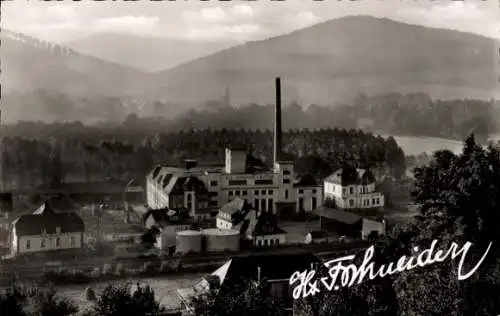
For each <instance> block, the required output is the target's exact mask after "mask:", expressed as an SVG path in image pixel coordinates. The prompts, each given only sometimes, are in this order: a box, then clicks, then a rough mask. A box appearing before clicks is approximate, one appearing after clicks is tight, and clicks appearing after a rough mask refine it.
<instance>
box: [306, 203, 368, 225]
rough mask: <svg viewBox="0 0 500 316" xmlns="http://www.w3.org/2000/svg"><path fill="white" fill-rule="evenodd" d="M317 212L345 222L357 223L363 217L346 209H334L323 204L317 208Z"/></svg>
mask: <svg viewBox="0 0 500 316" xmlns="http://www.w3.org/2000/svg"><path fill="white" fill-rule="evenodd" d="M316 213H317V214H318V215H319V216H321V217H325V218H328V219H331V220H334V221H337V222H342V223H345V224H349V225H352V224H355V223H356V222H358V221H360V220H361V219H362V218H361V216H358V215H356V214H353V213H349V212H346V211H342V210H338V209H333V208H329V207H325V206H321V207H319V208H318V209H317V210H316Z"/></svg>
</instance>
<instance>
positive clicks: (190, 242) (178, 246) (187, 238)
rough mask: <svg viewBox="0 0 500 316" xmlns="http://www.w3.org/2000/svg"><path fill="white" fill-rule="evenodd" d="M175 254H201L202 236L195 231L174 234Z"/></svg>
mask: <svg viewBox="0 0 500 316" xmlns="http://www.w3.org/2000/svg"><path fill="white" fill-rule="evenodd" d="M175 239H176V243H175V252H177V253H189V252H201V240H202V234H201V232H199V231H196V230H184V231H180V232H178V233H177V234H176V237H175Z"/></svg>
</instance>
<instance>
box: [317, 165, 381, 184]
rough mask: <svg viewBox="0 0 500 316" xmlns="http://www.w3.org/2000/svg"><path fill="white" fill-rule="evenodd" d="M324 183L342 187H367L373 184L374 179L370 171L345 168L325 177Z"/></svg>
mask: <svg viewBox="0 0 500 316" xmlns="http://www.w3.org/2000/svg"><path fill="white" fill-rule="evenodd" d="M325 181H326V182H333V183H336V184H340V185H342V186H347V185H367V184H370V183H373V182H375V177H374V176H373V173H372V172H371V171H370V170H367V169H356V168H352V167H345V168H340V169H338V170H337V171H335V172H334V173H332V174H331V175H329V176H328V177H326V179H325Z"/></svg>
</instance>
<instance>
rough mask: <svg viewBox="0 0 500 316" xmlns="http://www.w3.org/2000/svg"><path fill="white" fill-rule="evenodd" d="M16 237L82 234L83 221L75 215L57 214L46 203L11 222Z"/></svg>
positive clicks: (70, 213) (67, 213)
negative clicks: (57, 232) (57, 233)
mask: <svg viewBox="0 0 500 316" xmlns="http://www.w3.org/2000/svg"><path fill="white" fill-rule="evenodd" d="M12 224H13V226H14V227H15V229H16V233H17V235H18V236H33V235H41V234H44V233H46V234H55V233H56V231H57V228H58V227H59V228H60V232H61V233H75V232H83V231H84V224H83V220H82V219H81V218H80V216H78V215H77V214H76V213H73V212H61V213H58V212H56V211H54V209H52V208H51V207H50V205H49V204H48V203H44V204H42V205H41V206H40V207H39V208H38V209H37V210H36V211H34V212H33V213H31V214H25V215H21V216H20V217H18V218H17V219H15V220H14V221H13V223H12Z"/></svg>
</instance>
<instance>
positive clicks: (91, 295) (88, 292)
mask: <svg viewBox="0 0 500 316" xmlns="http://www.w3.org/2000/svg"><path fill="white" fill-rule="evenodd" d="M85 297H86V298H87V301H90V302H94V301H96V300H97V295H96V294H95V291H94V289H93V288H91V287H87V288H86V289H85Z"/></svg>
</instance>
